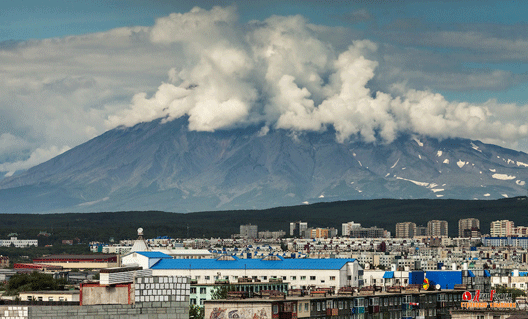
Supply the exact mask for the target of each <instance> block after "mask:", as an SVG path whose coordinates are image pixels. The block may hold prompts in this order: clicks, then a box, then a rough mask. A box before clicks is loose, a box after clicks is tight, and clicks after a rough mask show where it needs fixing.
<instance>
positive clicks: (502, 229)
mask: <svg viewBox="0 0 528 319" xmlns="http://www.w3.org/2000/svg"><path fill="white" fill-rule="evenodd" d="M514 228H515V225H514V223H513V222H512V221H511V220H496V221H494V222H491V225H490V236H491V237H510V236H511V235H513V234H514Z"/></svg>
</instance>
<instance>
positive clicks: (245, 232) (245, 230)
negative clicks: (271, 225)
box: [240, 224, 258, 238]
mask: <svg viewBox="0 0 528 319" xmlns="http://www.w3.org/2000/svg"><path fill="white" fill-rule="evenodd" d="M240 237H245V238H258V226H257V225H251V224H248V225H240Z"/></svg>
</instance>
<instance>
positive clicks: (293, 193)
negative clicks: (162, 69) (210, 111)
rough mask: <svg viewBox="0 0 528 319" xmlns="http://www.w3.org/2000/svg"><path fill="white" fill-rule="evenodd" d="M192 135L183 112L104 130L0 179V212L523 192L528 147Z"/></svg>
mask: <svg viewBox="0 0 528 319" xmlns="http://www.w3.org/2000/svg"><path fill="white" fill-rule="evenodd" d="M259 129H260V128H259V127H250V128H245V129H238V130H230V131H217V132H214V133H209V132H190V131H188V130H187V120H186V119H184V118H182V119H178V120H174V121H171V122H168V123H165V124H161V123H160V121H159V120H157V121H153V122H149V123H141V124H138V125H136V126H134V127H131V128H117V129H114V130H111V131H108V132H106V133H104V134H102V135H101V136H98V137H96V138H94V139H92V140H90V141H88V142H86V143H84V144H82V145H79V146H78V147H75V148H73V149H71V150H70V151H68V152H66V153H63V154H61V155H59V156H57V157H56V158H53V159H52V160H50V161H48V162H45V163H43V164H40V165H38V166H35V167H33V168H31V169H30V170H28V171H27V172H25V173H23V174H20V175H17V176H13V177H10V178H6V179H4V180H2V181H0V212H3V213H7V212H64V211H73V212H86V211H121V210H164V211H175V212H189V211H201V210H217V209H244V208H266V207H276V206H285V205H298V204H301V203H303V202H308V203H312V202H317V201H335V200H347V199H368V198H441V197H444V198H458V199H491V198H501V197H507V196H509V197H512V196H519V195H526V185H525V181H526V180H527V179H528V155H527V154H525V153H521V152H516V151H512V150H508V149H504V148H501V147H498V146H494V145H488V144H484V143H481V142H479V141H470V140H465V139H447V140H443V141H439V140H436V139H430V138H427V139H426V138H420V139H418V138H416V137H411V136H402V137H400V138H399V139H397V140H396V141H394V142H393V143H391V144H388V145H382V144H370V143H364V142H361V141H347V142H345V143H338V142H336V141H335V134H334V132H332V131H328V132H324V133H304V134H301V135H293V134H291V133H288V132H287V131H284V130H271V131H270V132H268V134H266V135H264V136H261V135H260V134H259Z"/></svg>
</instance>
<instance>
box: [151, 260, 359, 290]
mask: <svg viewBox="0 0 528 319" xmlns="http://www.w3.org/2000/svg"><path fill="white" fill-rule="evenodd" d="M153 258H157V259H158V260H157V261H156V262H155V263H153V264H152V263H148V264H150V265H151V266H149V268H150V269H152V274H153V275H154V276H188V277H190V278H191V280H192V281H193V282H196V283H198V284H212V283H215V282H223V281H229V282H237V281H238V279H239V278H244V277H247V278H252V279H253V280H254V281H255V280H260V281H262V282H263V281H275V280H281V281H284V282H289V283H290V288H293V289H295V288H307V287H309V286H315V287H328V288H329V287H334V288H335V289H339V288H341V287H345V286H352V287H358V283H359V280H360V278H359V277H360V267H359V264H358V262H357V260H356V259H335V258H330V259H284V258H282V257H279V256H266V257H264V258H262V259H238V258H236V257H234V256H222V257H220V258H218V259H168V258H159V256H156V257H153Z"/></svg>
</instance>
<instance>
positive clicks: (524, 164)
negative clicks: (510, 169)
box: [517, 161, 528, 167]
mask: <svg viewBox="0 0 528 319" xmlns="http://www.w3.org/2000/svg"><path fill="white" fill-rule="evenodd" d="M517 166H523V167H528V164H526V163H523V162H520V161H517Z"/></svg>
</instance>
